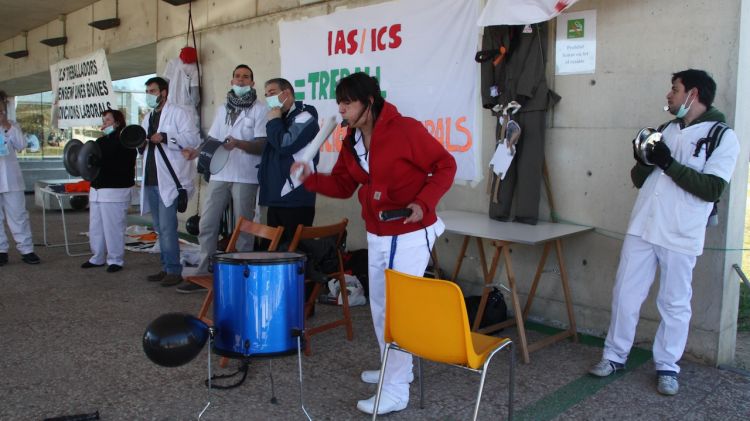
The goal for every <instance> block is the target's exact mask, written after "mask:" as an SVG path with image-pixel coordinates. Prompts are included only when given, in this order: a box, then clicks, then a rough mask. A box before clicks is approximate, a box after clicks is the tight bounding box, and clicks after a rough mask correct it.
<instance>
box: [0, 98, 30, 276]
mask: <svg viewBox="0 0 750 421" xmlns="http://www.w3.org/2000/svg"><path fill="white" fill-rule="evenodd" d="M25 147H26V138H25V137H24V135H23V132H22V131H21V127H20V126H19V125H18V123H16V122H15V121H10V120H8V102H7V95H6V94H5V92H3V91H0V266H4V265H5V264H6V263H8V247H9V245H8V238H7V237H6V236H5V229H4V228H3V226H2V221H3V220H4V219H7V220H8V228H9V229H10V232H11V234H13V239H14V240H15V241H16V249H18V252H19V253H21V260H23V261H24V262H25V263H29V264H32V265H34V264H37V263H39V257H38V256H37V255H36V254H34V243H33V242H32V241H31V225H30V224H29V214H28V212H26V201H25V199H24V196H23V191H24V182H23V175H22V174H21V167H20V166H19V165H18V158H17V157H16V152H17V151H21V150H23V148H25Z"/></svg>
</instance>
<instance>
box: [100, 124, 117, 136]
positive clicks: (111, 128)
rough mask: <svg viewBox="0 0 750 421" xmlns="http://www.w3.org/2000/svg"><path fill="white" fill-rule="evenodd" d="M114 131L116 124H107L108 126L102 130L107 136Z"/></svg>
mask: <svg viewBox="0 0 750 421" xmlns="http://www.w3.org/2000/svg"><path fill="white" fill-rule="evenodd" d="M114 131H115V126H107V127H105V128H104V129H103V130H102V132H103V133H104V134H105V135H107V136H109V135H111V134H112V132H114Z"/></svg>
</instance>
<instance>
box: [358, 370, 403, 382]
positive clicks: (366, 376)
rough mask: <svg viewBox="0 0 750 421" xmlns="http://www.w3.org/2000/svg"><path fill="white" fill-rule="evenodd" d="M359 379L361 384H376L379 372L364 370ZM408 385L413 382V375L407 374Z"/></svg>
mask: <svg viewBox="0 0 750 421" xmlns="http://www.w3.org/2000/svg"><path fill="white" fill-rule="evenodd" d="M360 378H361V379H362V381H363V382H365V383H369V384H378V380H380V370H365V371H363V372H362V374H361V375H360ZM408 379H409V383H411V382H413V381H414V373H413V372H412V373H409V377H408Z"/></svg>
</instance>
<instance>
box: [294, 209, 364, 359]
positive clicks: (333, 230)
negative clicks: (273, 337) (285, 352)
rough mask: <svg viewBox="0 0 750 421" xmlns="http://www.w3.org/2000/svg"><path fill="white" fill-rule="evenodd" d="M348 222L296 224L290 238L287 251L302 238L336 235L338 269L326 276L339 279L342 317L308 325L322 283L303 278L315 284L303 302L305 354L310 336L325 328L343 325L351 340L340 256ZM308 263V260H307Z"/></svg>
mask: <svg viewBox="0 0 750 421" xmlns="http://www.w3.org/2000/svg"><path fill="white" fill-rule="evenodd" d="M348 223H349V220H348V219H346V218H344V219H343V220H342V221H341V222H339V223H337V224H333V225H325V226H317V227H305V226H303V225H298V226H297V231H296V232H295V233H294V237H293V238H292V242H291V243H290V244H289V251H296V250H297V249H298V248H299V244H300V241H302V240H309V239H316V238H326V237H334V236H335V237H336V255H337V258H338V270H337V271H335V272H332V273H327V274H326V277H327V278H336V279H338V280H339V285H340V286H341V291H342V293H341V297H342V299H341V302H342V306H341V310H342V313H343V314H342V317H341V318H340V319H336V320H334V321H332V322H328V323H325V324H322V325H319V326H314V327H308V326H307V323H308V320H307V319H308V318H309V317H310V314H311V313H312V311H313V309H314V308H315V300H316V299H317V298H318V295H320V291H321V289H322V288H323V284H321V283H319V282H314V281H312V280H310V279H305V283H310V282H313V283H314V284H315V285H314V286H313V290H312V294H311V295H310V297H309V298H308V299H307V302H306V303H305V333H304V338H305V355H310V354H311V350H310V337H311V336H313V335H316V334H318V333H321V332H325V331H326V330H330V329H333V328H335V327H338V326H344V327H345V328H346V339H347V340H350V341H351V340H352V338H353V337H354V332H353V329H352V316H351V313H350V312H349V298H348V296H347V294H346V278H345V277H344V260H343V258H342V256H341V246H342V243H343V241H344V235H345V233H346V225H347V224H348ZM308 264H309V262H308Z"/></svg>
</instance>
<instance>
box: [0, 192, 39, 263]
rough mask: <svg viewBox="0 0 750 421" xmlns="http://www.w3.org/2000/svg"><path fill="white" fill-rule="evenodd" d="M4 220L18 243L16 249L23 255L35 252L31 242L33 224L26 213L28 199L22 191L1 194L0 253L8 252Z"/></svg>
mask: <svg viewBox="0 0 750 421" xmlns="http://www.w3.org/2000/svg"><path fill="white" fill-rule="evenodd" d="M3 220H7V221H8V229H9V230H10V233H11V234H12V235H13V239H14V240H15V241H16V249H17V250H18V252H19V253H21V254H29V253H32V252H33V251H34V243H33V242H32V241H31V224H30V223H29V213H28V212H26V199H25V198H24V195H23V192H22V191H10V192H5V193H0V253H7V252H8V248H9V245H8V237H7V236H6V235H5V227H3Z"/></svg>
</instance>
